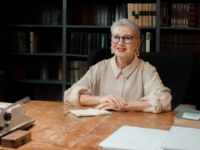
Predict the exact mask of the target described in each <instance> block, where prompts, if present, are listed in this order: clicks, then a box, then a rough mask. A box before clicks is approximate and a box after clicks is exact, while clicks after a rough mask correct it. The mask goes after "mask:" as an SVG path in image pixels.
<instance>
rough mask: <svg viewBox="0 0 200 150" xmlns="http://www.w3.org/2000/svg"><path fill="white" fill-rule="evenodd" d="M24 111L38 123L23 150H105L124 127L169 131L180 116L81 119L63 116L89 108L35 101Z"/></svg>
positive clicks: (121, 115)
mask: <svg viewBox="0 0 200 150" xmlns="http://www.w3.org/2000/svg"><path fill="white" fill-rule="evenodd" d="M22 107H23V109H24V110H26V114H27V115H29V116H31V117H33V118H34V119H36V121H35V125H34V126H33V127H31V128H30V129H28V130H29V131H31V132H32V141H30V142H28V143H26V144H25V145H23V146H20V147H19V148H18V149H19V150H68V149H70V150H101V149H102V148H101V147H99V146H98V144H99V143H100V142H101V141H103V140H104V139H105V138H107V137H108V136H109V135H111V134H112V133H113V132H114V131H116V130H117V129H119V128H120V127H121V126H123V125H127V126H138V127H143V128H151V129H163V130H169V129H170V128H171V126H172V125H173V124H174V120H173V116H174V115H175V114H176V113H177V112H167V113H162V114H152V113H144V112H114V111H112V113H113V114H112V115H108V116H95V117H83V118H78V117H76V116H74V115H73V114H71V113H69V114H67V115H66V116H63V113H65V112H67V111H68V110H74V109H87V108H89V107H72V106H69V105H64V104H63V103H61V102H45V101H31V102H30V103H28V104H25V105H22ZM1 148H3V147H1ZM1 148H0V149H1Z"/></svg>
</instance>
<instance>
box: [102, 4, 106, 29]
mask: <svg viewBox="0 0 200 150" xmlns="http://www.w3.org/2000/svg"><path fill="white" fill-rule="evenodd" d="M101 26H105V5H102V7H101Z"/></svg>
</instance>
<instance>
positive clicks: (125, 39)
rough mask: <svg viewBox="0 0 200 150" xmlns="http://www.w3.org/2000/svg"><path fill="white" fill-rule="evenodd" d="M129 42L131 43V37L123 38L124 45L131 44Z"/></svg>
mask: <svg viewBox="0 0 200 150" xmlns="http://www.w3.org/2000/svg"><path fill="white" fill-rule="evenodd" d="M131 41H132V37H131V36H125V37H124V43H127V44H128V43H131Z"/></svg>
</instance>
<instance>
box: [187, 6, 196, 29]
mask: <svg viewBox="0 0 200 150" xmlns="http://www.w3.org/2000/svg"><path fill="white" fill-rule="evenodd" d="M195 12H196V4H195V3H190V4H189V12H188V15H189V16H188V27H196V24H195V17H196V13H195Z"/></svg>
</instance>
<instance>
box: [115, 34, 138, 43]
mask: <svg viewBox="0 0 200 150" xmlns="http://www.w3.org/2000/svg"><path fill="white" fill-rule="evenodd" d="M120 38H122V40H123V42H124V43H126V44H130V43H131V42H132V41H133V38H134V37H133V36H124V37H119V36H117V35H111V41H112V42H113V43H118V42H119V41H120ZM136 39H137V38H136Z"/></svg>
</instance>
